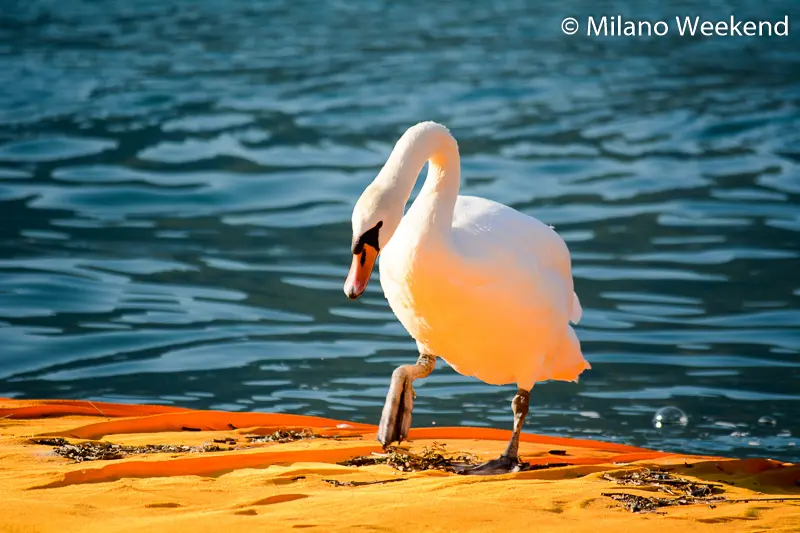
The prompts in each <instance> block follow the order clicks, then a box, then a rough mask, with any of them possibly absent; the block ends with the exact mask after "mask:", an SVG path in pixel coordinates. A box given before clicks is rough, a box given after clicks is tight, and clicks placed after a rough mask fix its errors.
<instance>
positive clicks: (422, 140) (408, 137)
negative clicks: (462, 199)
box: [381, 122, 461, 232]
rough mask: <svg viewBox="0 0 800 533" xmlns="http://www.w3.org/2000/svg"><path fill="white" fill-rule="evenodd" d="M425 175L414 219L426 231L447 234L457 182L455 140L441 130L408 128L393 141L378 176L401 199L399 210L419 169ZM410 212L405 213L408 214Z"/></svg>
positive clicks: (423, 126)
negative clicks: (424, 167) (425, 171)
mask: <svg viewBox="0 0 800 533" xmlns="http://www.w3.org/2000/svg"><path fill="white" fill-rule="evenodd" d="M426 162H427V163H428V175H427V177H426V178H425V184H424V185H423V187H422V190H421V191H420V194H419V197H418V198H417V200H416V201H415V202H414V211H415V212H414V215H415V216H416V217H419V218H420V219H421V220H420V222H421V223H423V224H424V225H425V226H426V227H428V228H429V229H434V230H439V231H441V232H449V231H450V227H451V225H452V222H453V210H454V209H455V204H456V198H457V197H458V189H459V186H460V180H461V165H460V160H459V155H458V145H457V144H456V140H455V139H454V138H453V136H452V135H451V134H450V132H449V131H448V130H447V128H445V127H444V126H441V125H439V124H436V123H435V122H423V123H420V124H417V125H416V126H413V127H412V128H409V129H408V131H406V133H405V134H403V136H402V137H401V138H400V140H399V141H397V144H396V145H395V147H394V150H392V153H391V155H390V156H389V159H388V160H387V161H386V165H384V169H383V171H382V172H381V173H382V174H383V173H384V172H385V177H386V179H387V180H388V181H389V182H390V183H389V185H390V186H391V187H393V188H395V190H396V191H397V192H398V194H399V195H400V196H401V197H402V202H403V204H402V205H403V206H405V204H406V203H407V202H408V199H409V197H410V196H411V191H412V190H413V188H414V184H415V183H416V181H417V176H419V173H420V171H421V170H422V167H423V166H425V163H426ZM410 213H411V211H409V214H410Z"/></svg>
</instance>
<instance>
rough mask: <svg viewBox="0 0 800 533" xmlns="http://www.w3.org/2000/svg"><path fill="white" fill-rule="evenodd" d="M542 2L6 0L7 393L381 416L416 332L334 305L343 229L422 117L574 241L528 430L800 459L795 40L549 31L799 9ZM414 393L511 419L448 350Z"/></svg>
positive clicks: (471, 179)
mask: <svg viewBox="0 0 800 533" xmlns="http://www.w3.org/2000/svg"><path fill="white" fill-rule="evenodd" d="M527 4H529V3H526V2H511V1H508V2H496V1H493V2H476V3H473V4H471V6H472V7H470V9H465V8H463V7H458V5H457V4H454V3H445V4H441V5H437V4H435V3H434V4H432V3H429V2H428V3H424V2H417V1H412V2H402V3H394V2H371V1H370V2H368V1H366V0H364V1H357V2H356V1H347V0H340V1H336V2H329V3H317V2H295V1H292V2H288V1H271V2H266V1H265V2H255V1H252V2H248V1H224V2H223V1H221V0H220V1H213V0H203V1H191V2H190V1H188V0H187V1H173V2H163V1H160V2H154V1H153V2H149V1H140V2H116V1H110V0H108V1H104V2H93V1H88V0H87V1H84V2H81V1H78V0H59V1H43V0H32V1H26V2H15V1H11V2H6V3H4V9H3V10H2V13H0V65H1V66H2V68H0V82H2V83H0V210H1V213H2V215H0V216H1V219H0V220H2V224H0V326H2V327H0V340H2V349H1V351H0V395H6V396H16V397H65V398H91V399H101V400H110V401H131V402H158V403H175V404H178V405H185V406H189V407H197V408H216V409H229V410H244V409H247V410H266V411H283V412H295V413H309V414H321V415H329V416H335V417H340V418H348V419H353V420H359V421H372V422H374V421H376V420H377V417H378V415H379V411H380V405H381V402H382V398H383V395H384V393H385V389H386V384H387V378H388V376H389V374H390V373H391V370H392V369H393V368H394V366H396V365H398V364H401V363H404V362H408V361H410V360H412V359H413V357H414V354H413V349H414V345H413V343H412V342H411V341H410V340H409V338H408V337H407V335H406V334H405V332H404V330H403V329H402V328H401V327H400V325H399V324H398V323H397V322H396V320H395V319H394V317H393V315H392V314H391V312H390V311H389V309H388V307H387V305H386V303H385V300H384V299H383V297H382V295H381V293H380V289H379V286H378V284H376V283H374V284H373V285H372V286H371V287H370V289H369V293H368V295H367V296H366V297H365V298H364V299H363V300H360V301H359V302H357V303H350V302H348V301H346V299H345V298H344V295H343V294H342V291H341V286H342V282H343V278H344V275H345V273H346V269H347V266H348V262H349V259H348V254H349V250H348V247H349V243H350V228H349V214H350V209H351V207H352V204H353V202H354V201H355V199H356V198H357V196H358V194H359V193H360V192H361V190H362V189H363V187H364V186H365V185H366V184H367V183H368V181H369V180H370V179H371V178H372V177H373V176H374V175H375V173H376V171H377V169H378V168H379V167H380V165H381V164H382V162H383V160H384V158H385V157H386V155H387V154H388V151H389V150H390V148H391V146H392V144H393V142H394V141H395V140H396V138H397V137H398V136H399V135H400V134H401V133H402V131H403V130H404V129H405V128H406V127H407V126H409V125H411V124H413V123H415V122H417V121H419V120H427V119H433V120H437V121H440V122H443V123H444V124H446V125H448V126H449V127H450V128H451V129H452V130H453V132H454V133H455V134H456V136H457V137H458V139H459V142H460V146H461V151H462V155H463V172H464V185H463V190H464V192H466V193H469V194H476V195H482V196H486V197H489V198H492V199H495V200H498V201H501V202H505V203H508V204H510V205H512V206H514V207H516V208H518V209H520V210H522V211H524V212H526V213H530V214H533V215H535V216H537V217H538V218H540V219H541V220H543V221H545V222H547V223H550V224H553V225H555V227H556V229H557V230H558V231H559V232H560V233H561V234H562V235H563V236H564V238H565V239H566V240H567V242H568V244H569V246H570V249H571V250H572V252H573V261H574V266H575V270H574V273H575V278H576V286H577V290H578V292H579V294H580V296H581V300H582V302H583V305H584V309H585V313H584V319H583V321H582V323H581V325H580V327H579V328H578V335H579V337H580V338H581V340H582V342H583V346H584V351H585V353H586V355H587V357H588V359H589V360H590V361H591V362H592V364H593V366H594V369H593V370H592V371H591V372H588V373H586V374H585V375H584V376H583V378H582V379H581V382H580V383H579V384H578V385H574V384H565V383H548V384H542V385H540V386H537V387H536V388H535V389H534V391H533V401H534V405H535V408H534V410H533V415H532V418H531V421H530V425H529V426H528V427H529V429H530V430H532V431H538V432H545V433H551V434H564V435H575V436H588V437H591V438H598V439H605V440H616V441H622V442H631V443H637V444H644V445H647V446H653V447H657V448H667V449H674V450H687V451H697V452H707V453H721V452H724V453H735V454H738V455H769V456H774V457H782V458H787V459H797V458H798V457H799V456H800V453H798V452H797V446H796V444H797V442H798V441H800V422H799V421H798V415H800V388H799V387H798V379H799V378H800V357H799V356H798V354H799V353H800V278H799V277H798V274H797V267H798V232H800V172H799V167H798V165H800V113H799V112H798V110H799V109H800V47H799V46H798V44H799V41H798V38H797V37H795V36H790V37H789V38H784V39H777V38H773V39H757V38H750V39H735V38H705V39H700V38H696V39H690V38H678V37H675V36H673V35H670V36H667V37H664V38H661V39H651V40H636V39H611V38H609V39H599V38H588V37H586V36H585V35H576V36H573V37H567V36H565V35H563V34H562V33H561V32H560V29H559V27H560V26H559V24H560V21H561V19H562V18H563V17H564V16H567V15H573V16H576V17H585V16H586V15H589V14H593V13H594V14H606V13H607V14H615V13H618V12H621V13H623V14H627V15H628V16H630V17H639V18H649V19H652V20H654V19H658V18H667V17H674V16H675V15H684V14H693V13H696V14H704V15H707V16H713V17H717V18H724V17H727V16H729V14H730V13H731V12H732V11H733V12H736V13H737V14H738V15H740V16H742V17H747V16H751V17H761V18H770V17H772V18H777V17H779V16H780V17H782V16H783V15H784V14H790V15H791V14H792V12H793V10H795V11H796V8H795V6H794V3H793V2H791V1H786V2H771V3H770V4H769V5H768V6H765V5H762V3H761V2H755V1H753V2H738V3H736V2H734V3H733V4H735V6H734V5H731V3H730V2H728V3H725V4H724V5H723V4H721V3H720V4H713V3H712V4H708V3H702V5H701V3H700V2H689V1H685V2H678V3H673V5H672V6H670V7H669V8H667V7H662V8H655V7H653V6H654V4H652V3H648V5H650V7H648V8H647V9H644V8H642V11H641V12H632V11H631V9H632V8H629V7H624V5H623V3H622V2H613V1H606V2H600V3H588V2H579V1H566V2H560V3H557V4H553V5H550V4H547V6H538V7H531V6H529V5H527ZM795 33H796V32H795ZM418 393H419V394H418V400H417V411H416V416H415V423H416V424H419V425H428V424H431V423H434V422H435V423H436V424H439V425H441V424H474V425H491V426H496V427H506V426H508V424H509V422H510V413H509V402H510V399H511V396H512V394H513V388H512V387H506V388H498V387H491V386H487V385H484V384H482V383H479V382H477V381H475V380H472V379H468V378H464V377H462V376H459V375H457V374H455V373H454V372H453V371H452V370H450V369H449V368H447V367H446V366H445V365H443V364H441V363H440V364H439V368H438V370H437V372H436V373H435V374H434V375H433V376H431V377H430V378H429V379H427V380H426V381H425V382H424V383H421V384H420V385H419V387H418ZM666 405H673V406H677V407H679V408H681V409H683V410H684V411H685V412H686V413H687V414H688V415H689V417H690V422H689V425H688V427H687V428H686V429H684V430H683V431H679V432H663V431H657V430H655V429H654V428H653V426H652V423H651V419H652V417H653V414H654V412H655V411H656V410H657V409H658V408H660V407H662V406H666ZM765 415H766V416H772V417H774V418H775V419H776V420H777V425H776V426H774V427H773V426H771V425H766V426H765V425H759V424H758V423H757V420H758V419H759V417H762V416H765Z"/></svg>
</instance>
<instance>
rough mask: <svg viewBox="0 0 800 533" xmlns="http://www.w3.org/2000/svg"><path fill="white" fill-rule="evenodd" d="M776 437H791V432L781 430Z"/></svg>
mask: <svg viewBox="0 0 800 533" xmlns="http://www.w3.org/2000/svg"><path fill="white" fill-rule="evenodd" d="M778 436H779V437H791V436H792V432H791V431H789V430H788V429H782V430H780V431H779V432H778Z"/></svg>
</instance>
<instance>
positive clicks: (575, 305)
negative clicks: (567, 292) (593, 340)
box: [569, 292, 583, 324]
mask: <svg viewBox="0 0 800 533" xmlns="http://www.w3.org/2000/svg"><path fill="white" fill-rule="evenodd" d="M582 316H583V308H582V307H581V301H580V300H578V295H577V294H575V293H574V292H573V293H572V312H571V313H570V314H569V321H570V322H572V323H573V324H577V323H578V322H580V321H581V317H582Z"/></svg>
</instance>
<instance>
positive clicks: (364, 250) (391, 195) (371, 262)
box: [344, 180, 405, 300]
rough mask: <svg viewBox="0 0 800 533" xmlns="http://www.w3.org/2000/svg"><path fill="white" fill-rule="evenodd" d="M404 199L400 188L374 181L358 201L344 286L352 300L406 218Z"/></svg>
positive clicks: (363, 285) (364, 285) (362, 288)
mask: <svg viewBox="0 0 800 533" xmlns="http://www.w3.org/2000/svg"><path fill="white" fill-rule="evenodd" d="M404 207H405V199H404V198H400V197H399V194H398V191H397V188H395V187H387V186H385V185H384V183H383V182H382V181H381V180H375V181H374V182H372V183H371V184H370V185H369V187H367V188H366V190H365V191H364V193H363V194H362V195H361V197H360V198H359V199H358V202H356V206H355V208H354V209H353V245H352V249H351V250H352V252H353V262H352V264H351V265H350V273H349V274H348V275H347V280H346V281H345V283H344V293H345V294H346V295H347V297H348V298H350V299H351V300H355V299H356V298H358V297H359V296H361V295H362V294H363V293H364V291H365V290H366V288H367V284H368V283H369V278H370V275H371V274H372V269H373V268H374V267H375V261H376V260H377V259H378V255H379V254H380V252H381V250H383V248H384V247H385V246H386V245H387V244H389V239H390V238H391V236H392V234H393V233H394V231H395V230H396V229H397V226H398V225H399V224H400V220H401V219H402V218H403V208H404Z"/></svg>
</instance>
